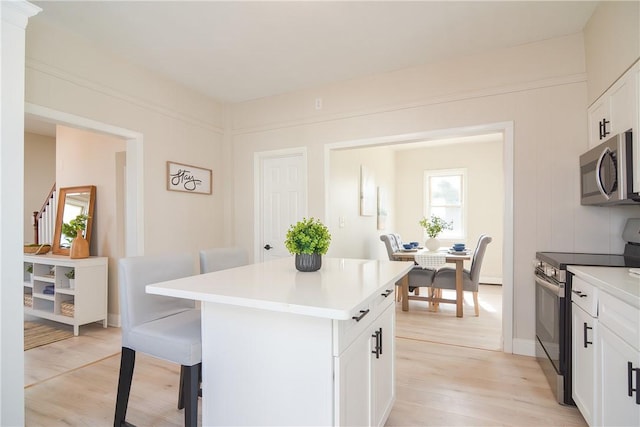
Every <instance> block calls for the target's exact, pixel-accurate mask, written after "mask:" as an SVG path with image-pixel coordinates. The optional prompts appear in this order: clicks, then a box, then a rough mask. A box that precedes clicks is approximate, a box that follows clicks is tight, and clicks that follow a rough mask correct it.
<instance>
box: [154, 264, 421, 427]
mask: <svg viewBox="0 0 640 427" xmlns="http://www.w3.org/2000/svg"><path fill="white" fill-rule="evenodd" d="M411 268H413V263H411V262H397V261H378V260H358V259H338V258H324V259H323V260H322V268H321V269H320V270H319V271H316V272H305V273H302V272H298V271H296V270H295V267H294V260H293V258H285V259H279V260H274V261H270V262H266V263H261V264H253V265H248V266H244V267H238V268H234V269H229V270H223V271H218V272H214V273H207V274H202V275H197V276H192V277H188V278H183V279H178V280H172V281H168V282H163V283H157V284H152V285H148V286H147V292H148V293H152V294H158V295H166V296H172V297H178V298H189V299H195V300H199V301H201V302H202V306H201V307H202V359H203V363H202V394H203V396H202V420H203V425H207V426H209V425H278V426H284V425H299V426H301V425H323V426H327V425H376V426H381V425H384V423H385V421H386V420H387V418H388V416H389V413H390V412H391V407H392V406H393V402H394V401H395V385H394V379H395V377H394V358H395V346H394V339H393V337H394V336H395V305H394V294H393V292H394V289H395V282H396V281H398V280H399V279H401V278H403V277H405V275H406V273H407V272H408V271H409V270H411ZM405 280H406V279H405Z"/></svg>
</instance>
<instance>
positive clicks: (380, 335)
mask: <svg viewBox="0 0 640 427" xmlns="http://www.w3.org/2000/svg"><path fill="white" fill-rule="evenodd" d="M378 337H380V354H382V328H379V329H378Z"/></svg>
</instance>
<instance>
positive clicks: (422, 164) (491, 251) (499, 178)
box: [395, 141, 504, 283]
mask: <svg viewBox="0 0 640 427" xmlns="http://www.w3.org/2000/svg"><path fill="white" fill-rule="evenodd" d="M502 151H503V144H502V141H496V142H478V143H465V144H453V145H441V146H437V147H425V148H421V149H415V150H402V151H398V152H397V153H396V177H397V179H396V194H397V198H396V204H395V211H396V212H397V230H398V232H399V233H400V235H401V236H402V237H403V240H406V241H408V240H418V241H421V242H422V241H424V240H425V238H426V236H424V232H423V229H422V227H420V225H419V224H418V221H419V220H420V218H422V216H423V215H424V184H423V183H424V171H425V170H439V169H458V168H465V169H466V170H467V235H466V237H465V239H455V240H456V241H464V242H465V243H466V244H467V246H469V247H471V248H473V247H474V246H475V244H476V242H477V241H478V238H479V237H480V235H481V234H488V235H490V236H491V237H492V238H493V240H492V242H491V244H490V245H489V246H488V248H487V253H486V255H485V258H484V261H483V264H482V273H481V274H482V277H483V278H492V280H491V282H492V283H493V282H497V283H501V279H502V244H503V212H504V185H503V181H504V170H503V165H502ZM440 240H441V243H442V244H443V245H446V246H449V245H452V244H453V243H454V241H453V240H443V239H442V238H440ZM485 280H488V279H485Z"/></svg>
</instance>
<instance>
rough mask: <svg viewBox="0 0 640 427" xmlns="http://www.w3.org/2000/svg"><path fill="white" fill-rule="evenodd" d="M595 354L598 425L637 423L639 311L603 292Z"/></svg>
mask: <svg viewBox="0 0 640 427" xmlns="http://www.w3.org/2000/svg"><path fill="white" fill-rule="evenodd" d="M600 313H601V315H600V333H599V335H598V345H597V349H598V354H599V359H600V372H599V375H598V378H597V384H596V386H597V388H598V389H599V390H600V396H601V397H600V401H601V402H602V408H601V411H600V422H599V424H600V425H603V426H639V425H640V342H639V341H640V326H639V323H640V310H638V309H637V308H635V307H632V306H630V305H629V304H625V303H624V302H622V301H620V300H617V299H616V298H613V297H611V296H610V295H608V294H603V295H602V298H601V300H600Z"/></svg>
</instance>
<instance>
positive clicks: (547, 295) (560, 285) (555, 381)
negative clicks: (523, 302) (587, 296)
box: [535, 218, 640, 405]
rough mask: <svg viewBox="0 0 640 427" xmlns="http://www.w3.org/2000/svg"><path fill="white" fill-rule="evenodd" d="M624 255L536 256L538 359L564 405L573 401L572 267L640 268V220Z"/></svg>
mask: <svg viewBox="0 0 640 427" xmlns="http://www.w3.org/2000/svg"><path fill="white" fill-rule="evenodd" d="M622 238H623V239H624V240H625V241H626V242H627V244H626V245H625V249H624V253H623V254H593V253H569V252H537V253H536V268H535V283H536V357H537V359H538V362H539V363H540V366H541V367H542V370H543V371H544V373H545V375H546V376H547V379H548V380H549V384H550V385H551V389H552V391H553V393H554V395H555V396H556V399H557V400H558V403H561V404H564V405H574V402H573V399H572V398H571V275H570V274H567V266H569V265H592V266H604V267H640V218H634V219H629V220H628V221H627V224H626V226H625V229H624V232H623V233H622Z"/></svg>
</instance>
